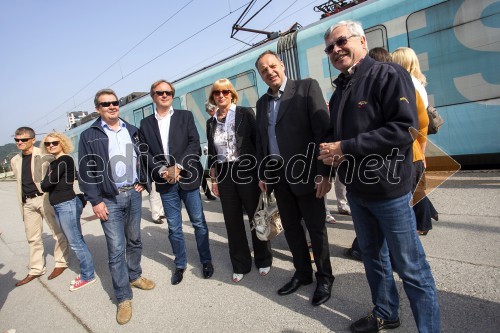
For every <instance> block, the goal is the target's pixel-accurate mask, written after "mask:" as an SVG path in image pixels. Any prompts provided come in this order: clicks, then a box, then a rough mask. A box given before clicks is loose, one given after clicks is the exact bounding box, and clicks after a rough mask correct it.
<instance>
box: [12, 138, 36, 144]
mask: <svg viewBox="0 0 500 333" xmlns="http://www.w3.org/2000/svg"><path fill="white" fill-rule="evenodd" d="M32 139H34V138H22V139H17V138H14V141H16V142H19V141H21V142H25V143H26V142H28V141H30V140H32Z"/></svg>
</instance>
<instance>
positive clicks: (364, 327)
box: [351, 314, 401, 333]
mask: <svg viewBox="0 0 500 333" xmlns="http://www.w3.org/2000/svg"><path fill="white" fill-rule="evenodd" d="M399 325H401V322H400V321H399V318H398V319H396V320H383V319H380V318H377V317H375V316H374V315H373V314H369V315H368V316H366V317H364V318H361V319H359V320H358V321H356V322H355V323H353V324H352V325H351V332H353V333H377V332H378V331H381V330H389V329H393V328H397V327H399Z"/></svg>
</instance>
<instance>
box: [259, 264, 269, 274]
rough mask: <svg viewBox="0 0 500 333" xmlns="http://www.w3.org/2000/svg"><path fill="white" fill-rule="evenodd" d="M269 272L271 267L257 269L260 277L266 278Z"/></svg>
mask: <svg viewBox="0 0 500 333" xmlns="http://www.w3.org/2000/svg"><path fill="white" fill-rule="evenodd" d="M270 270H271V266H269V267H261V268H259V274H260V275H261V276H266V275H267V274H269V271H270Z"/></svg>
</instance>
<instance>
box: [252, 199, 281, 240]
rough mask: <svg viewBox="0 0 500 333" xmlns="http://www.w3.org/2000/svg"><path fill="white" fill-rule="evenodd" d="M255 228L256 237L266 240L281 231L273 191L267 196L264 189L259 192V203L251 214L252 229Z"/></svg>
mask: <svg viewBox="0 0 500 333" xmlns="http://www.w3.org/2000/svg"><path fill="white" fill-rule="evenodd" d="M253 229H255V233H256V234H257V238H258V239H260V240H261V241H264V242H267V241H270V240H271V239H273V238H274V237H276V236H277V235H279V234H280V233H281V232H282V231H283V224H281V217H280V213H279V211H278V205H277V203H276V198H275V197H274V194H273V193H270V194H269V196H268V195H267V193H266V192H265V191H264V192H262V193H261V194H260V199H259V205H258V206H257V210H256V211H255V214H254V215H253V220H252V229H251V230H253Z"/></svg>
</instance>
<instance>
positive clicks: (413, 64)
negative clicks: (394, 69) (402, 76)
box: [392, 47, 427, 87]
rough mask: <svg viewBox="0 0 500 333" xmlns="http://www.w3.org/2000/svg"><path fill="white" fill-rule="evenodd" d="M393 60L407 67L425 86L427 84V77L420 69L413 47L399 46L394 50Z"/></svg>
mask: <svg viewBox="0 0 500 333" xmlns="http://www.w3.org/2000/svg"><path fill="white" fill-rule="evenodd" d="M392 61H393V62H395V63H396V64H399V65H401V66H402V67H403V68H404V69H406V70H407V71H408V73H410V75H411V76H413V77H415V78H416V79H417V80H418V81H420V83H422V85H423V86H424V87H425V86H426V85H427V79H426V78H425V75H424V74H422V71H421V70H420V62H419V61H418V57H417V54H416V53H415V51H413V49H411V48H409V47H400V48H397V49H396V50H395V51H394V52H392Z"/></svg>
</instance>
